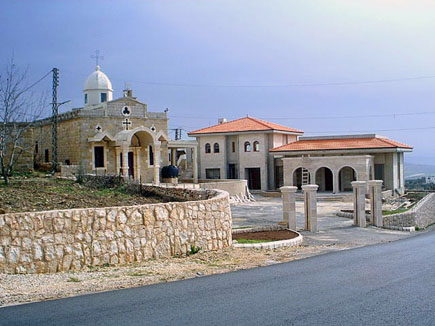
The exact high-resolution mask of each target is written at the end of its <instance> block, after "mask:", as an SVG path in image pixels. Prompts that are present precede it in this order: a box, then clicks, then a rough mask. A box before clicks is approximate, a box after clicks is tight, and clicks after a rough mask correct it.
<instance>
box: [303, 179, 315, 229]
mask: <svg viewBox="0 0 435 326" xmlns="http://www.w3.org/2000/svg"><path fill="white" fill-rule="evenodd" d="M317 189H319V186H318V185H305V186H302V191H303V192H304V213H305V229H306V230H308V231H310V232H317Z"/></svg>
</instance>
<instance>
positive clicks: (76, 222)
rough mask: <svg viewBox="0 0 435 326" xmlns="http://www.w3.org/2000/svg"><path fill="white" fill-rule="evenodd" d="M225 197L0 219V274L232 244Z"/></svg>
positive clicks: (115, 261) (114, 262)
mask: <svg viewBox="0 0 435 326" xmlns="http://www.w3.org/2000/svg"><path fill="white" fill-rule="evenodd" d="M231 228H232V221H231V210H230V206H229V201H228V194H227V193H226V192H220V191H217V192H216V195H215V196H214V197H213V198H211V199H207V200H201V201H189V202H173V203H164V204H163V203H162V204H149V205H140V206H129V207H110V208H88V209H70V210H54V211H44V212H30V213H11V214H3V215H0V272H3V273H53V272H63V271H69V270H82V269H85V268H87V267H89V266H99V265H104V264H110V265H122V264H127V263H132V262H140V261H143V260H146V259H150V258H160V257H169V256H177V255H185V254H186V253H188V252H189V250H190V249H191V246H195V247H200V248H202V249H203V250H218V249H222V248H226V247H228V246H230V245H231V243H232V236H231Z"/></svg>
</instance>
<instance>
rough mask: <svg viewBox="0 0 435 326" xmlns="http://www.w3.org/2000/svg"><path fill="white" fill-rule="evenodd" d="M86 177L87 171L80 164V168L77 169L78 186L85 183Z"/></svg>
mask: <svg viewBox="0 0 435 326" xmlns="http://www.w3.org/2000/svg"><path fill="white" fill-rule="evenodd" d="M84 176H85V169H84V168H83V165H82V164H81V163H80V164H79V167H78V168H77V175H76V181H77V183H78V184H82V183H83V179H84Z"/></svg>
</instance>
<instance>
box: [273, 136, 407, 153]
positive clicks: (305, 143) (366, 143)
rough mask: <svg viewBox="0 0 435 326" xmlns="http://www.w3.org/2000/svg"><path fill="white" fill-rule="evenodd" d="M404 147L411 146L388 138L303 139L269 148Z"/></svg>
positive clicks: (276, 149) (280, 149) (337, 148)
mask: <svg viewBox="0 0 435 326" xmlns="http://www.w3.org/2000/svg"><path fill="white" fill-rule="evenodd" d="M372 148H406V149H412V147H411V146H409V145H406V144H402V143H399V142H396V141H394V140H391V139H388V138H380V137H371V138H342V139H305V140H298V141H296V142H293V143H290V144H286V145H283V146H279V147H276V148H273V149H271V151H272V152H289V151H315V150H340V149H372Z"/></svg>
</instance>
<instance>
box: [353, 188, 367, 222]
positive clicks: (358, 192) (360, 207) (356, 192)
mask: <svg viewBox="0 0 435 326" xmlns="http://www.w3.org/2000/svg"><path fill="white" fill-rule="evenodd" d="M352 188H353V224H354V225H357V226H359V227H362V228H365V227H366V189H367V183H366V182H365V181H352Z"/></svg>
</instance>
